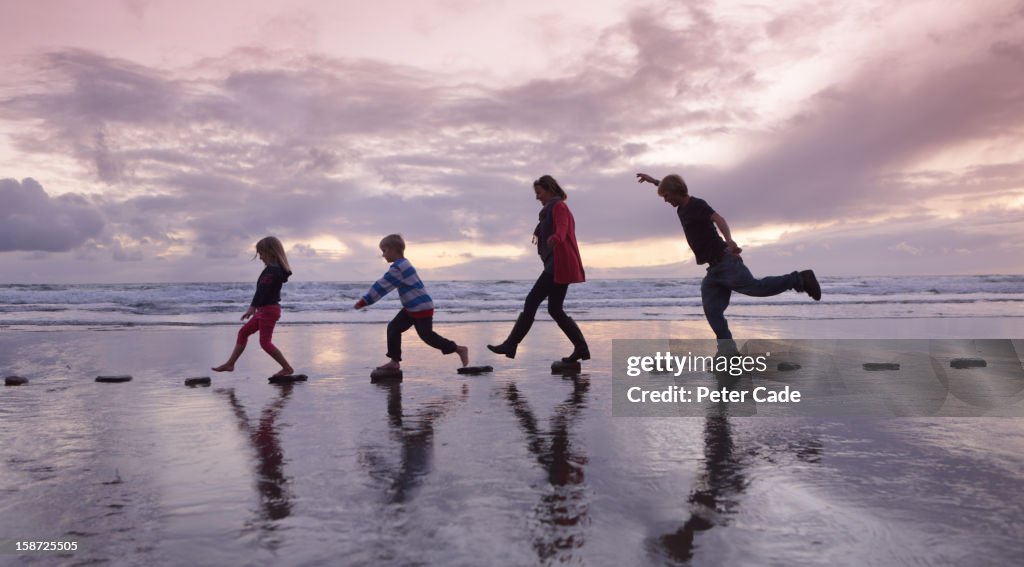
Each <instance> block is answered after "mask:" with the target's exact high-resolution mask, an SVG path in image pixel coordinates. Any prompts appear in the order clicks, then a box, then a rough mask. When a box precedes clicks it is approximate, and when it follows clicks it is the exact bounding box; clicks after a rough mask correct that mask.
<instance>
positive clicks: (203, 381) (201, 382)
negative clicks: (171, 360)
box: [185, 376, 210, 388]
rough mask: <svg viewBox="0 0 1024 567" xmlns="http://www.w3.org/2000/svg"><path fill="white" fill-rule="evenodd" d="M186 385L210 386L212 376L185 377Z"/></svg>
mask: <svg viewBox="0 0 1024 567" xmlns="http://www.w3.org/2000/svg"><path fill="white" fill-rule="evenodd" d="M185 385H186V386H190V387H193V388H194V387H196V386H209V385H210V377H209V376H199V377H197V378H185Z"/></svg>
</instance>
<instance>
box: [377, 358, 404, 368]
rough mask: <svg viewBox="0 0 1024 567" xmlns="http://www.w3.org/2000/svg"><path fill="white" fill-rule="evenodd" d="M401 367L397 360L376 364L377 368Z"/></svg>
mask: <svg viewBox="0 0 1024 567" xmlns="http://www.w3.org/2000/svg"><path fill="white" fill-rule="evenodd" d="M401 367H402V365H401V364H399V363H398V361H397V360H392V361H391V362H389V363H387V364H382V365H380V366H378V367H377V370H398V369H400V368H401Z"/></svg>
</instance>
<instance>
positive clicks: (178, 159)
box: [0, 0, 1024, 283]
mask: <svg viewBox="0 0 1024 567" xmlns="http://www.w3.org/2000/svg"><path fill="white" fill-rule="evenodd" d="M0 64H2V69H3V73H2V74H0V266H3V267H2V268H0V283H116V282H195V281H248V280H251V279H254V278H255V276H256V275H257V274H258V272H259V269H260V265H259V263H258V261H257V260H253V247H254V244H255V243H256V241H257V240H259V239H260V238H262V237H263V236H266V235H275V236H277V237H279V238H280V239H281V240H282V241H283V242H284V244H285V247H286V249H287V251H288V255H289V259H290V261H291V264H292V267H293V270H294V271H295V273H296V275H295V279H304V280H341V281H364V280H366V281H369V280H372V279H376V278H377V277H379V275H380V273H381V272H382V271H383V270H384V268H386V264H385V263H384V261H383V260H382V259H381V258H380V251H379V250H378V248H377V243H378V242H379V240H380V238H381V237H383V236H384V235H386V234H389V233H392V232H398V233H401V234H402V235H403V236H404V237H405V239H406V241H407V243H408V248H407V251H406V255H407V257H408V258H409V259H410V260H411V261H412V262H413V264H414V265H416V266H417V268H418V269H419V270H420V272H421V274H422V275H423V276H424V279H428V280H429V279H498V278H501V279H533V278H535V277H536V276H537V274H539V272H540V270H541V263H540V261H539V259H538V257H537V255H536V249H535V248H534V247H533V246H532V244H531V242H530V240H531V236H532V233H533V228H534V226H535V224H536V222H537V213H538V211H539V208H540V205H539V203H538V202H537V201H536V200H535V199H534V194H533V189H532V181H533V180H534V179H536V178H538V177H540V176H541V175H544V174H550V175H552V176H554V177H555V178H556V179H557V180H558V181H559V182H560V183H561V185H562V186H563V187H564V188H565V189H566V192H567V193H568V201H567V203H568V204H569V206H570V208H571V209H572V211H573V214H574V217H575V220H576V233H577V238H578V240H579V245H580V251H581V255H582V257H583V261H584V266H585V268H586V270H587V274H588V276H589V277H590V278H641V277H662V278H673V277H699V276H701V275H703V271H704V270H703V267H701V266H697V265H696V264H695V262H694V260H693V256H692V254H691V252H690V250H689V249H688V247H687V246H686V242H685V240H684V238H683V233H682V229H681V227H680V226H679V221H678V218H677V217H676V215H675V211H674V210H673V209H672V208H671V206H669V205H667V204H666V203H664V202H663V201H662V200H661V199H660V198H659V197H658V196H657V194H656V189H655V188H654V187H653V186H652V185H648V184H644V185H638V184H637V183H636V181H635V173H637V172H645V173H649V174H651V175H654V176H656V177H661V176H664V175H667V174H669V173H678V174H680V175H682V176H683V177H684V178H685V179H686V181H687V183H688V185H689V187H690V192H691V194H692V195H694V196H697V197H700V198H703V199H704V200H706V201H708V203H709V204H710V205H711V206H712V207H713V208H714V209H715V210H716V211H717V212H719V213H720V214H721V215H722V216H723V217H725V219H726V220H727V221H728V223H729V225H730V227H731V229H732V233H733V237H734V239H735V240H736V241H737V243H738V244H739V245H740V246H742V247H743V248H744V253H743V256H744V261H745V262H746V263H747V265H748V266H750V268H751V269H752V271H753V272H754V274H755V275H758V276H763V275H772V274H776V273H783V272H789V271H792V270H795V269H806V268H813V269H814V270H815V271H816V272H817V273H819V274H821V275H824V276H869V275H930V274H935V275H939V274H1021V273H1024V1H1022V0H1013V1H1004V0H978V1H975V2H970V3H966V2H964V3H949V2H941V1H930V0H929V1H917V0H908V1H906V2H899V3H892V2H883V1H877V2H876V1H858V2H830V1H821V0H815V1H807V2H804V1H782V2H779V1H775V0H773V1H766V2H760V1H749V2H738V1H709V2H704V1H692V2H680V1H659V0H651V1H625V0H621V1H620V0H607V1H606V0H588V1H586V2H582V1H558V2H551V1H550V0H544V1H535V0H515V1H511V0H510V1H503V0H501V1H497V0H496V1H487V0H484V1H472V2H471V1H468V0H437V1H432V0H421V1H415V2H413V1H407V2H400V1H395V0H378V1H376V2H355V1H348V0H330V1H327V0H325V1H314V0H289V1H279V0H273V1H271V0H245V1H233V0H232V1H210V0H203V1H194V0H175V1H164V0H90V1H89V2H87V3H86V2H80V1H75V0H34V1H33V2H21V1H15V0H0Z"/></svg>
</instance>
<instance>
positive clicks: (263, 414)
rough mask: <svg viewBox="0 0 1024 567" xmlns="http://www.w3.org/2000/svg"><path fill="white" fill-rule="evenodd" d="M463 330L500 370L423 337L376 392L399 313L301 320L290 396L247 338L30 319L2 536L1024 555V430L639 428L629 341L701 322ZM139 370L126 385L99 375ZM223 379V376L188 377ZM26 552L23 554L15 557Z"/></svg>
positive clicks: (896, 559) (710, 556)
mask: <svg viewBox="0 0 1024 567" xmlns="http://www.w3.org/2000/svg"><path fill="white" fill-rule="evenodd" d="M1018 321H1019V319H977V320H965V319H959V320H953V321H945V320H935V319H930V320H911V321H901V320H858V321H853V322H851V321H807V320H801V321H784V320H783V321H768V322H758V323H756V324H755V323H740V324H734V328H735V330H736V331H738V332H737V334H738V335H739V334H740V332H742V333H745V334H746V335H748V336H757V337H760V338H809V337H823V336H825V337H832V338H858V337H866V336H871V337H878V336H889V337H892V338H964V337H973V338H1005V337H1019V336H1022V335H1024V334H1022V333H1021V330H1022V329H1021V323H1020V322H1018ZM581 326H582V328H583V330H584V332H585V333H587V335H588V339H589V340H590V342H591V350H592V351H593V353H594V355H595V358H594V359H593V360H591V361H587V362H585V363H584V366H583V372H582V373H581V374H580V375H578V376H573V377H563V376H552V375H551V373H550V370H549V365H550V362H551V361H552V360H553V359H555V358H557V357H559V356H564V355H565V354H567V353H568V352H569V350H571V347H570V346H569V345H568V342H567V341H566V340H565V339H564V337H562V336H561V334H560V332H559V331H558V329H557V327H555V325H553V324H552V323H550V322H546V321H543V320H541V321H539V322H538V324H537V325H536V326H535V327H534V329H533V331H532V332H531V334H530V336H529V337H528V338H527V340H526V342H525V343H524V344H523V346H522V347H521V349H520V353H519V356H518V357H517V358H516V360H514V361H512V360H508V359H506V358H504V357H497V356H494V355H491V354H490V353H488V352H485V350H484V345H485V344H486V343H487V342H494V341H497V340H500V338H501V337H502V336H503V333H505V332H507V330H508V328H509V324H508V323H500V324H499V323H459V324H445V323H444V322H443V321H440V322H438V323H437V325H436V328H437V330H438V331H439V332H440V333H441V334H443V335H445V336H448V337H449V338H452V339H454V340H456V341H457V342H460V343H466V344H468V345H469V346H470V348H471V357H472V361H473V363H474V364H490V365H493V366H494V367H495V372H494V373H492V374H487V375H482V376H463V375H459V374H457V373H456V372H455V369H456V367H457V366H458V359H457V358H456V357H455V355H449V356H447V357H445V356H442V355H441V354H440V353H439V352H437V351H435V350H433V349H430V348H429V347H426V346H425V345H423V344H422V343H421V342H420V341H419V340H418V338H416V337H415V335H414V333H412V332H410V333H407V334H406V341H405V345H406V349H405V351H406V361H405V362H404V363H403V368H404V372H405V380H404V382H403V383H402V384H401V385H377V384H370V381H369V372H370V370H371V369H372V368H373V367H374V366H376V365H378V364H381V363H383V362H384V361H385V359H384V357H383V352H384V350H385V349H384V328H383V326H382V325H347V326H311V325H287V324H285V325H282V326H280V327H279V328H278V331H277V332H276V333H275V342H276V343H277V344H278V346H279V347H280V348H281V349H282V350H283V351H284V353H285V354H286V356H288V358H289V360H290V361H291V362H292V364H293V366H294V367H295V369H296V371H298V372H301V373H304V374H308V375H309V376H310V380H309V382H306V383H301V384H296V385H285V386H277V385H271V384H268V383H267V381H266V377H267V376H269V375H270V374H272V373H273V372H275V371H276V370H277V369H276V367H275V365H274V363H273V362H272V361H271V359H270V358H269V357H268V356H267V355H266V354H264V353H263V352H261V351H260V350H259V349H258V345H257V344H256V342H255V341H251V342H250V347H249V350H248V351H247V352H246V353H245V354H244V355H243V357H242V359H241V360H240V361H239V364H238V365H237V366H236V371H235V372H234V373H231V374H217V373H213V372H210V371H209V368H210V367H211V366H214V365H216V364H219V363H221V362H223V359H224V358H226V356H227V354H228V352H229V350H230V348H231V345H232V342H233V337H234V328H232V327H197V328H185V329H182V328H170V329H167V328H152V329H117V330H79V331H46V332H13V331H10V332H9V331H5V332H4V334H3V335H2V336H0V370H2V371H3V372H4V374H5V375H8V374H18V375H20V376H24V377H27V378H29V379H30V380H31V382H30V383H29V385H27V386H18V387H6V388H4V389H3V390H0V396H2V398H3V401H2V403H0V421H2V422H3V423H4V425H5V426H4V428H3V430H4V431H3V436H4V438H3V441H2V442H0V495H2V497H0V540H50V539H61V540H75V541H78V542H80V550H79V551H78V552H76V553H75V554H73V555H67V556H57V557H55V556H52V555H50V556H30V555H26V554H22V555H21V556H20V557H17V560H18V562H19V563H25V564H47V565H49V564H54V563H58V564H68V565H71V564H78V563H87V562H107V561H108V562H110V563H111V564H117V565H151V564H167V563H172V564H193V565H259V564H271V563H273V564H275V565H310V564H316V563H323V564H351V565H371V564H399V565H409V564H446V565H479V564H503V565H531V564H556V563H557V564H561V563H569V564H586V565H645V564H652V563H653V564H686V563H693V564H711V565H734V564H793V565H806V564H820V563H825V562H830V563H835V564H841V565H864V564H893V563H909V562H915V561H916V562H924V563H932V564H964V563H972V564H998V563H1010V562H1013V561H1016V558H1017V557H1019V554H1020V552H1021V551H1022V544H1021V543H1020V541H1019V537H1018V526H1019V524H1020V522H1021V521H1022V520H1024V501H1022V500H1021V498H1020V497H1019V494H1020V492H1021V489H1022V488H1024V475H1022V474H1021V472H1020V471H1022V470H1024V436H1022V435H1021V433H1022V432H1024V424H1022V423H1021V422H1020V421H1019V420H1015V419H888V420H870V419H861V420H853V419H847V420H829V419H771V418H767V419H766V418H750V419H744V418H730V419H726V418H715V417H709V418H665V419H656V418H614V417H612V411H611V392H612V389H611V376H610V370H611V360H610V356H611V343H610V341H611V340H612V339H614V338H661V337H669V336H672V337H682V338H691V337H705V336H706V334H707V330H706V326H705V325H704V324H702V323H701V324H698V323H671V322H607V323H595V322H588V323H581ZM101 374H131V375H133V376H134V380H133V381H132V382H129V383H124V384H99V383H95V382H93V380H94V378H95V377H96V376H97V375H101ZM193 376H210V377H211V378H212V379H213V383H212V386H211V387H198V388H188V387H185V386H184V385H183V382H184V380H185V379H186V378H189V377H193ZM13 557H14V556H11V555H0V563H5V562H6V560H7V558H13Z"/></svg>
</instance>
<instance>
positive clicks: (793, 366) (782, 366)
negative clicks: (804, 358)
mask: <svg viewBox="0 0 1024 567" xmlns="http://www.w3.org/2000/svg"><path fill="white" fill-rule="evenodd" d="M778 368H779V372H792V371H794V370H800V365H799V364H797V363H795V362H780V363H779V366H778Z"/></svg>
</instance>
